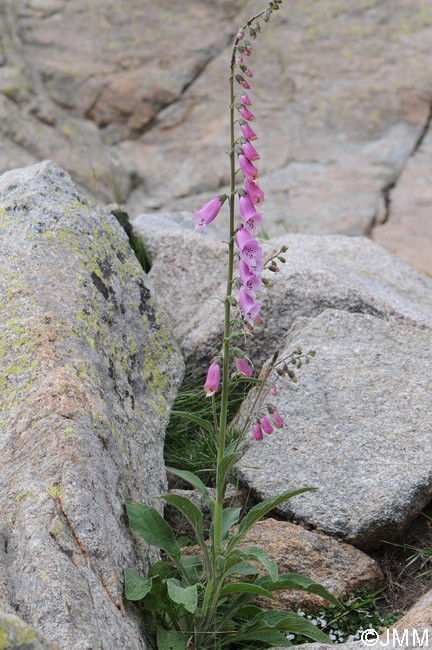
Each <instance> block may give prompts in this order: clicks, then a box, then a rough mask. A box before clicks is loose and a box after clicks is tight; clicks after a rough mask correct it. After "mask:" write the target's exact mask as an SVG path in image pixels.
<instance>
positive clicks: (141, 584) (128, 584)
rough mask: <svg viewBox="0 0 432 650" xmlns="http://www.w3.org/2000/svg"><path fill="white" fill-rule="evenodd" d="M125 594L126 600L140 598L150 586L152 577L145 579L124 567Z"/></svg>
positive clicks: (145, 594)
mask: <svg viewBox="0 0 432 650" xmlns="http://www.w3.org/2000/svg"><path fill="white" fill-rule="evenodd" d="M123 573H124V579H125V596H126V598H127V599H128V600H141V599H142V598H144V596H147V594H148V593H149V591H150V590H151V587H152V579H151V578H150V579H148V580H146V579H145V578H142V577H141V576H140V575H139V574H138V573H135V571H132V570H131V569H124V570H123Z"/></svg>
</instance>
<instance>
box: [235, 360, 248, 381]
mask: <svg viewBox="0 0 432 650" xmlns="http://www.w3.org/2000/svg"><path fill="white" fill-rule="evenodd" d="M235 365H236V368H237V372H239V373H240V374H241V375H243V377H250V376H251V374H252V368H249V366H248V363H247V361H246V359H236V360H235Z"/></svg>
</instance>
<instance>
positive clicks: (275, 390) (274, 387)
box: [270, 384, 278, 395]
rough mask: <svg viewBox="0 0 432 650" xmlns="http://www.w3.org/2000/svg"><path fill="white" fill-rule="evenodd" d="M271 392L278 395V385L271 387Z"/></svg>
mask: <svg viewBox="0 0 432 650" xmlns="http://www.w3.org/2000/svg"><path fill="white" fill-rule="evenodd" d="M270 392H271V394H272V395H277V394H278V389H277V387H276V384H274V385H273V386H272V387H271V389H270Z"/></svg>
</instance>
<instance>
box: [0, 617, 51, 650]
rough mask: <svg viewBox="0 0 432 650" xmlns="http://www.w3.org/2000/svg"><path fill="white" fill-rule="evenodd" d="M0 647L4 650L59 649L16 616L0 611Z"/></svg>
mask: <svg viewBox="0 0 432 650" xmlns="http://www.w3.org/2000/svg"><path fill="white" fill-rule="evenodd" d="M0 648H2V649H4V650H60V648H59V646H57V645H54V644H53V643H51V642H50V641H48V640H47V639H46V638H45V637H43V636H42V634H39V632H35V630H33V629H32V628H31V627H30V626H29V625H27V623H24V621H22V620H21V619H20V618H18V616H14V615H13V614H4V613H3V612H0Z"/></svg>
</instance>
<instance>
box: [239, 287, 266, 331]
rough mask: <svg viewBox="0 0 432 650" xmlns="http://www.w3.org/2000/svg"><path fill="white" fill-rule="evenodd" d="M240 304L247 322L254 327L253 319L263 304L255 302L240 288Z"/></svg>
mask: <svg viewBox="0 0 432 650" xmlns="http://www.w3.org/2000/svg"><path fill="white" fill-rule="evenodd" d="M239 303H240V309H241V310H242V312H243V313H244V317H245V321H246V322H247V323H249V324H250V325H252V323H253V319H254V318H255V316H256V315H257V314H258V312H259V310H260V309H261V307H262V305H261V303H259V302H254V299H253V298H251V296H249V294H247V293H246V291H245V288H244V287H240V291H239Z"/></svg>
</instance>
